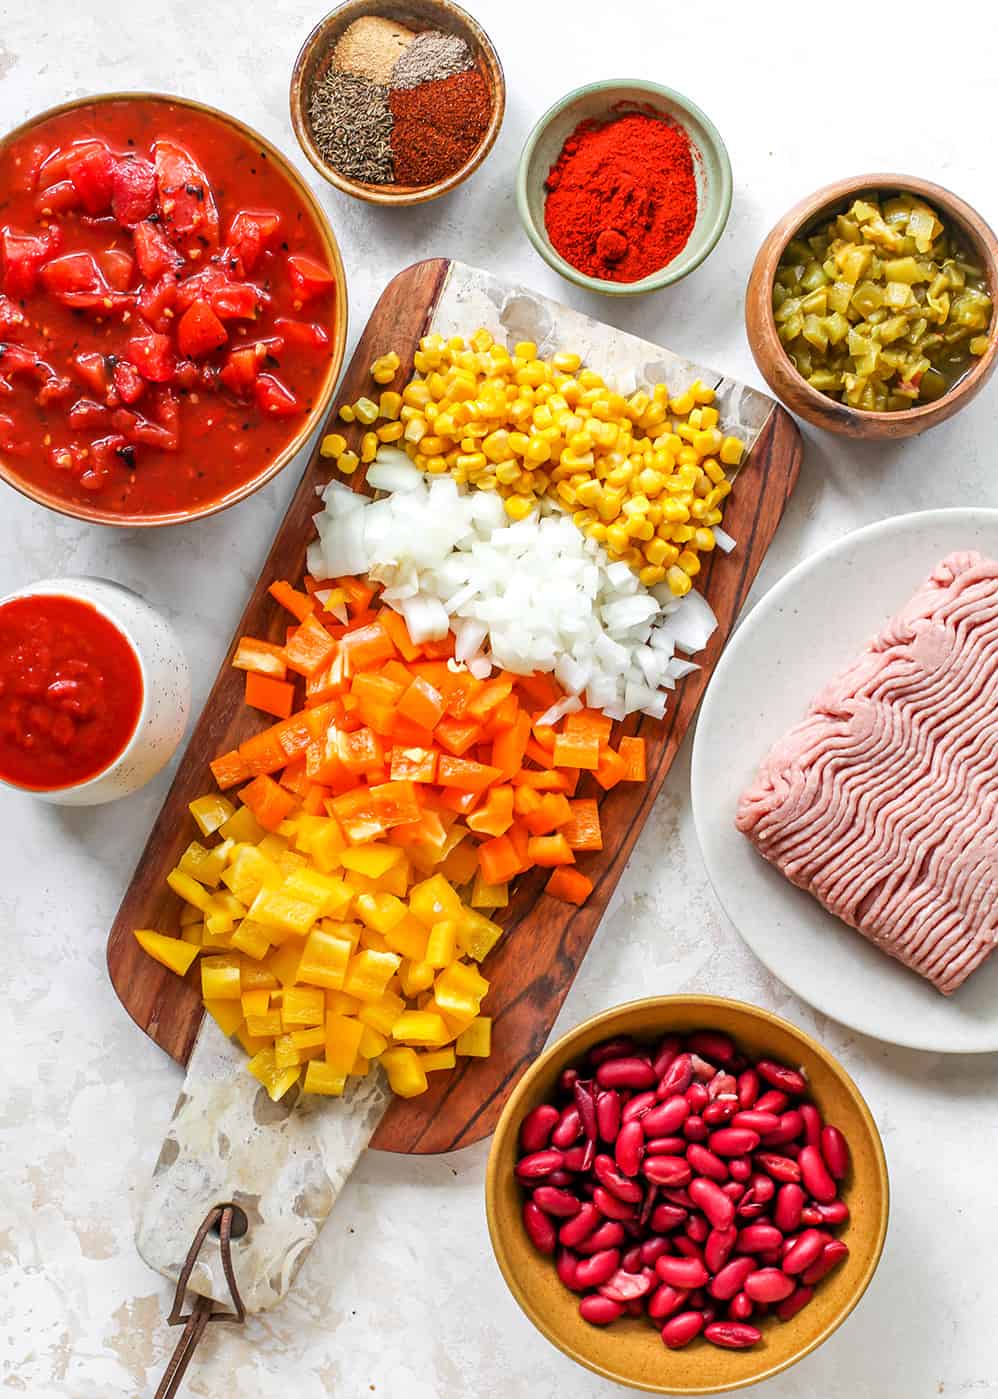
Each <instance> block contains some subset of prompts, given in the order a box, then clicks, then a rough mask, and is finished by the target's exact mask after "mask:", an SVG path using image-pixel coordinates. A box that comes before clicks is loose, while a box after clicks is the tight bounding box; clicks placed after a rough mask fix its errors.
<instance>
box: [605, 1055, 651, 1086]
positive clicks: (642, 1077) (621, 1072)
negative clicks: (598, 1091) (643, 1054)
mask: <svg viewBox="0 0 998 1399" xmlns="http://www.w3.org/2000/svg"><path fill="white" fill-rule="evenodd" d="M596 1082H597V1083H598V1084H599V1086H600V1087H601V1088H651V1087H652V1085H653V1084H654V1082H655V1070H654V1069H653V1068H652V1066H651V1064H650V1063H649V1061H648V1060H647V1059H639V1058H638V1057H637V1055H632V1056H631V1057H630V1058H627V1059H607V1060H605V1061H604V1062H603V1063H602V1064H600V1066H599V1068H598V1069H597V1070H596Z"/></svg>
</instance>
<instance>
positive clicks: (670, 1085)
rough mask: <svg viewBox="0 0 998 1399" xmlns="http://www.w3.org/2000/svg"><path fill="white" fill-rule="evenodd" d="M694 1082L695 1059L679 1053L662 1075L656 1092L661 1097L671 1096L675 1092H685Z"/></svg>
mask: <svg viewBox="0 0 998 1399" xmlns="http://www.w3.org/2000/svg"><path fill="white" fill-rule="evenodd" d="M692 1082H693V1060H692V1059H691V1058H690V1056H689V1055H688V1054H677V1055H676V1057H675V1058H674V1059H673V1060H672V1062H671V1063H670V1064H669V1067H668V1068H667V1069H666V1070H665V1072H664V1073H663V1074H662V1075H661V1076H660V1078H659V1084H658V1088H657V1090H656V1092H657V1095H658V1097H659V1098H660V1099H665V1098H671V1097H672V1096H673V1094H675V1093H685V1092H686V1090H687V1088H689V1086H690V1084H691V1083H692ZM642 1086H643V1085H642Z"/></svg>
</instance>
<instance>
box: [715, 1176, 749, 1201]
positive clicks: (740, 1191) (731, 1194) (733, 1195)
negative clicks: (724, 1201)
mask: <svg viewBox="0 0 998 1399" xmlns="http://www.w3.org/2000/svg"><path fill="white" fill-rule="evenodd" d="M721 1191H722V1193H723V1194H725V1195H727V1197H728V1199H729V1200H732V1201H733V1202H734V1203H735V1204H736V1205H737V1204H738V1202H739V1201H740V1200H741V1198H742V1196H743V1195H744V1194H745V1193H746V1187H745V1186H744V1185H743V1184H742V1182H741V1181H740V1180H729V1181H727V1182H726V1183H725V1184H724V1185H722V1186H721Z"/></svg>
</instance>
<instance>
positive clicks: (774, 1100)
mask: <svg viewBox="0 0 998 1399" xmlns="http://www.w3.org/2000/svg"><path fill="white" fill-rule="evenodd" d="M789 1106H790V1099H789V1098H788V1097H787V1095H786V1093H781V1092H780V1090H779V1089H778V1088H770V1089H768V1090H767V1091H766V1092H765V1093H763V1095H762V1097H761V1098H757V1099H756V1101H755V1109H756V1111H757V1112H775V1113H776V1115H777V1117H779V1115H780V1113H781V1112H786V1110H787V1108H788V1107H789Z"/></svg>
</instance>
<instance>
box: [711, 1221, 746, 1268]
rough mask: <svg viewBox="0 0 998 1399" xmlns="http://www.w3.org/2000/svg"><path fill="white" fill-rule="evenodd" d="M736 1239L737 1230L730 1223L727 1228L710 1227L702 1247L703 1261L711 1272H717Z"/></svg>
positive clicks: (730, 1252) (729, 1254)
mask: <svg viewBox="0 0 998 1399" xmlns="http://www.w3.org/2000/svg"><path fill="white" fill-rule="evenodd" d="M737 1240H738V1230H737V1229H736V1228H735V1227H734V1225H732V1226H731V1227H730V1228H728V1229H712V1230H711V1231H710V1233H709V1234H708V1235H707V1242H706V1243H705V1244H704V1247H703V1261H704V1263H706V1265H707V1268H708V1269H709V1271H710V1272H711V1273H719V1272H720V1271H721V1269H722V1268H723V1267H724V1265H725V1263H727V1261H728V1259H729V1258H730V1257H731V1254H732V1252H733V1250H734V1247H735V1244H736V1242H737Z"/></svg>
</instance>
